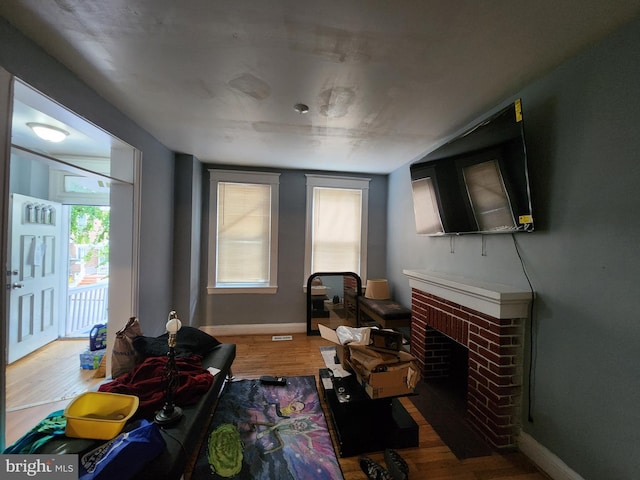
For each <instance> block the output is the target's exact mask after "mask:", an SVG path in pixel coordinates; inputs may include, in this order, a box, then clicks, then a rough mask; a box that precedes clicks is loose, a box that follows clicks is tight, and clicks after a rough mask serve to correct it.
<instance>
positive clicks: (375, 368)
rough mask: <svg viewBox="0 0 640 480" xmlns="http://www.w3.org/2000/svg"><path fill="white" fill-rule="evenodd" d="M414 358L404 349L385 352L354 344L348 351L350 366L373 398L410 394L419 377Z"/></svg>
mask: <svg viewBox="0 0 640 480" xmlns="http://www.w3.org/2000/svg"><path fill="white" fill-rule="evenodd" d="M415 360H416V359H415V357H414V356H413V355H411V354H409V353H407V352H404V351H399V352H395V353H386V352H381V351H377V350H374V349H372V348H367V347H360V346H354V347H352V348H351V352H350V363H351V367H352V368H353V371H354V373H355V374H356V377H357V378H358V381H359V382H360V385H362V387H363V388H364V389H365V391H366V392H367V395H369V397H371V398H374V399H375V398H384V397H396V396H399V395H409V394H412V393H413V392H414V390H415V387H416V385H417V384H418V380H419V377H420V373H419V370H418V367H417V364H416V362H415Z"/></svg>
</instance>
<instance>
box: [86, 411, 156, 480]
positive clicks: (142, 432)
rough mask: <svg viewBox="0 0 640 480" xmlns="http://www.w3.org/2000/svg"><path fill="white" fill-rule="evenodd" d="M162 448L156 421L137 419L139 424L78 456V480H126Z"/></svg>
mask: <svg viewBox="0 0 640 480" xmlns="http://www.w3.org/2000/svg"><path fill="white" fill-rule="evenodd" d="M164 448H165V442H164V439H163V438H162V435H161V434H160V428H159V427H158V425H157V424H155V423H153V422H149V421H147V420H144V419H143V420H140V423H139V425H138V426H137V427H136V428H134V429H133V430H130V431H128V432H123V433H120V434H119V435H118V436H117V437H115V438H114V439H113V440H110V441H108V442H107V443H105V444H103V445H100V446H99V447H97V448H96V449H94V450H91V451H90V452H87V453H85V454H84V455H81V456H80V458H79V463H80V465H79V467H80V472H79V479H80V480H112V479H115V478H117V479H119V480H127V479H129V478H131V477H133V476H134V475H135V474H136V473H138V472H139V471H140V470H141V469H142V468H144V466H145V465H146V464H147V462H149V461H151V460H153V459H154V458H156V457H157V456H158V455H159V454H160V453H161V452H162V451H163V450H164Z"/></svg>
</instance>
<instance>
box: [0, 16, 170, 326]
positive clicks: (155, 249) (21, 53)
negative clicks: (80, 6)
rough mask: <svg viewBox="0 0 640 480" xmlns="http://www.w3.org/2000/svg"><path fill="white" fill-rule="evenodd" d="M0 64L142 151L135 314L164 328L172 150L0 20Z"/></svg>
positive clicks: (167, 303) (147, 323)
mask: <svg viewBox="0 0 640 480" xmlns="http://www.w3.org/2000/svg"><path fill="white" fill-rule="evenodd" d="M0 66H2V67H3V68H5V69H6V70H7V71H9V72H10V73H12V74H14V75H15V76H17V77H18V78H20V79H22V80H24V81H25V82H27V83H28V84H30V85H32V86H33V87H34V88H36V89H38V90H40V91H41V92H43V93H44V94H46V95H48V96H50V97H51V98H53V99H54V100H56V101H58V102H59V103H61V104H62V105H64V106H66V107H67V108H69V109H70V110H72V111H74V112H76V113H77V114H78V115H80V116H82V117H84V118H86V119H87V120H89V121H91V122H93V123H94V124H96V125H98V126H100V127H102V128H103V129H105V130H106V131H108V132H109V133H111V134H113V135H115V136H116V137H118V138H120V139H121V140H123V141H125V142H127V143H129V144H130V145H132V146H134V147H135V148H137V149H139V150H141V151H142V155H143V160H142V176H141V177H142V180H141V214H142V218H141V225H140V291H139V293H140V295H139V308H138V313H139V316H140V320H141V322H142V325H143V329H144V333H145V334H147V335H158V334H160V333H162V332H164V325H165V323H166V319H167V313H168V311H169V309H170V307H171V298H172V287H173V285H172V282H173V278H172V254H173V252H172V248H173V247H172V242H173V235H172V233H173V230H172V228H173V168H174V167H173V161H174V158H173V153H172V152H171V151H169V150H168V149H167V148H166V147H164V146H163V145H162V144H160V143H159V142H158V141H157V140H156V139H154V138H153V137H152V136H151V135H149V133H147V132H146V131H144V130H142V129H141V128H140V127H138V126H137V125H136V124H134V123H133V122H132V121H131V120H130V119H129V118H127V117H126V116H125V115H123V114H122V113H121V112H120V111H118V110H117V109H116V108H115V107H113V106H112V105H111V104H109V103H108V102H107V101H105V100H104V99H103V98H101V97H100V96H99V95H97V94H96V92H94V91H93V90H91V89H90V88H89V87H87V86H86V85H85V84H84V83H82V82H81V81H80V80H79V79H78V78H77V77H76V76H75V75H73V74H72V73H71V72H70V71H69V70H67V69H66V68H65V67H64V66H63V65H61V64H60V63H58V62H57V61H56V60H54V59H53V58H51V57H50V56H48V55H47V54H46V53H45V52H44V51H43V50H42V49H41V48H40V47H38V46H36V45H34V44H33V43H32V42H31V41H29V40H28V39H26V38H25V37H24V36H23V35H22V34H20V33H19V32H18V31H17V30H15V29H14V28H13V27H12V26H11V25H9V24H8V23H7V22H6V21H5V20H4V19H0ZM3 181H4V179H3Z"/></svg>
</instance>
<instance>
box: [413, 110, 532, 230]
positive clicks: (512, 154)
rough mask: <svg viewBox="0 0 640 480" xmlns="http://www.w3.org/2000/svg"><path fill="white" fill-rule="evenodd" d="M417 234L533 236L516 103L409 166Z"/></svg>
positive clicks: (523, 146) (519, 115)
mask: <svg viewBox="0 0 640 480" xmlns="http://www.w3.org/2000/svg"><path fill="white" fill-rule="evenodd" d="M410 173H411V187H412V192H413V207H414V214H415V221H416V231H417V233H418V234H422V235H454V234H457V235H460V234H468V233H513V232H531V231H533V211H532V208H531V195H530V189H529V172H528V166H527V149H526V145H525V139H524V122H523V117H522V104H521V101H520V100H519V99H518V100H516V101H515V102H513V103H512V104H510V105H509V106H507V107H505V108H503V109H502V110H500V111H499V112H497V113H495V114H494V115H491V116H490V117H489V118H487V119H485V120H483V121H481V122H479V123H478V124H476V125H475V126H473V127H472V128H470V129H469V130H467V131H466V132H464V133H463V134H461V135H459V136H457V137H455V138H454V139H452V140H450V141H449V142H447V143H445V144H444V145H442V146H441V147H439V148H437V149H436V150H434V151H433V152H431V153H429V154H428V155H426V156H425V157H423V158H422V159H420V160H419V161H417V162H415V163H413V164H412V165H411V166H410Z"/></svg>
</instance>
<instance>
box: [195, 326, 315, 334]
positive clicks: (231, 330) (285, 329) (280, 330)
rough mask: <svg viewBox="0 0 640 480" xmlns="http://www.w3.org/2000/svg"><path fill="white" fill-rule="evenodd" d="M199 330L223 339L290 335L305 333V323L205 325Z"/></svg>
mask: <svg viewBox="0 0 640 480" xmlns="http://www.w3.org/2000/svg"><path fill="white" fill-rule="evenodd" d="M200 330H202V331H205V332H207V333H208V334H209V335H213V336H214V337H215V336H216V335H218V336H221V337H224V336H225V335H290V334H292V333H307V324H306V323H268V324H254V323H251V324H244V325H205V326H203V327H200Z"/></svg>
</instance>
